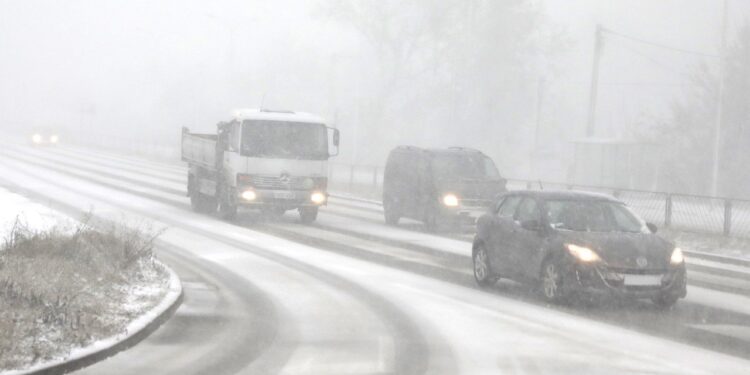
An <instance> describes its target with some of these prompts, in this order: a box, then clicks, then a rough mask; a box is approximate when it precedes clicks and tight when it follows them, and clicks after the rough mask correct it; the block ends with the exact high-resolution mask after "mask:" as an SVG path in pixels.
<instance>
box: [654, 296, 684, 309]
mask: <svg viewBox="0 0 750 375" xmlns="http://www.w3.org/2000/svg"><path fill="white" fill-rule="evenodd" d="M679 299H680V297H678V296H676V295H674V294H662V295H659V296H657V297H654V298H652V299H651V301H652V302H653V303H654V304H655V305H656V306H658V307H659V308H660V309H663V310H669V309H671V308H672V306H674V304H675V303H677V300H679Z"/></svg>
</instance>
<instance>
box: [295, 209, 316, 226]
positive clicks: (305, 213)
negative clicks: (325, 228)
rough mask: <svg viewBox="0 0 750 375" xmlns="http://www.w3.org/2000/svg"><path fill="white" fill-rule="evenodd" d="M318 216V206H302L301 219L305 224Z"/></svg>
mask: <svg viewBox="0 0 750 375" xmlns="http://www.w3.org/2000/svg"><path fill="white" fill-rule="evenodd" d="M317 218H318V207H300V208H299V219H300V221H301V222H302V223H303V224H310V223H312V222H313V221H315V219H317Z"/></svg>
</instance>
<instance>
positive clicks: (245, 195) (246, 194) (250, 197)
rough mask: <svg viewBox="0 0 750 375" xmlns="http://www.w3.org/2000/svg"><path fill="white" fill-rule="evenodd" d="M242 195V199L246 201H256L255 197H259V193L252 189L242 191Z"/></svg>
mask: <svg viewBox="0 0 750 375" xmlns="http://www.w3.org/2000/svg"><path fill="white" fill-rule="evenodd" d="M240 196H241V197H242V199H244V200H246V201H254V200H255V199H257V198H258V194H256V193H255V192H254V191H252V190H245V191H243V192H242V194H241V195H240Z"/></svg>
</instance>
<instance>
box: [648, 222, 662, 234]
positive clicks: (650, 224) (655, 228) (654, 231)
mask: <svg viewBox="0 0 750 375" xmlns="http://www.w3.org/2000/svg"><path fill="white" fill-rule="evenodd" d="M646 227H647V228H648V230H650V231H651V233H656V232H657V231H658V230H659V228H657V227H656V224H654V223H646Z"/></svg>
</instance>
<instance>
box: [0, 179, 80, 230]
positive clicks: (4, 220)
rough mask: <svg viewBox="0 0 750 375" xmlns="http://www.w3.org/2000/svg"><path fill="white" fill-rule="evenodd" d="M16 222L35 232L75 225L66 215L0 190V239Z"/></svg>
mask: <svg viewBox="0 0 750 375" xmlns="http://www.w3.org/2000/svg"><path fill="white" fill-rule="evenodd" d="M16 220H18V221H19V222H20V223H21V224H23V225H26V226H27V227H28V228H29V229H31V230H35V231H36V230H46V229H49V228H52V227H53V226H58V227H60V226H62V227H65V226H70V227H72V226H73V225H75V220H73V219H71V218H70V217H68V216H66V215H63V214H61V213H59V212H57V211H55V210H52V209H50V208H48V207H47V206H44V205H42V204H39V203H36V202H34V201H31V200H29V199H27V198H26V197H24V196H22V195H18V194H13V193H11V192H9V191H8V190H6V189H3V188H0V238H3V237H5V234H6V233H9V232H10V230H11V229H12V227H13V225H14V224H15V223H16Z"/></svg>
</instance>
